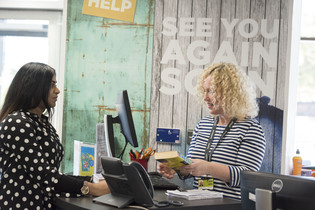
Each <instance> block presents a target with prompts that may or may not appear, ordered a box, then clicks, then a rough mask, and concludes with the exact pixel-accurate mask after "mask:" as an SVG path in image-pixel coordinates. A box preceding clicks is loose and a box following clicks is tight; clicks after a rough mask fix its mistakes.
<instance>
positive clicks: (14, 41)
mask: <svg viewBox="0 0 315 210" xmlns="http://www.w3.org/2000/svg"><path fill="white" fill-rule="evenodd" d="M61 17H62V13H61V11H40V10H21V9H19V10H18V9H16V10H5V9H1V8H0V107H1V106H2V103H3V101H4V97H5V94H6V91H7V89H8V87H9V85H10V83H11V81H12V79H13V77H14V75H15V73H16V72H17V70H18V69H19V68H20V67H21V66H22V65H24V64H25V63H28V62H42V63H47V64H48V65H50V66H52V67H53V68H54V69H56V72H57V81H58V87H59V88H60V89H61V90H62V89H63V82H62V80H63V68H60V67H61V65H60V63H61V62H60V59H61V56H60V55H61V52H60V51H61V41H60V40H61V26H62V24H61V22H62V21H61V20H62V18H61ZM62 98H63V94H62V91H61V94H60V97H59V98H58V104H57V106H56V108H55V114H54V116H53V119H52V124H53V126H54V127H55V128H56V130H57V132H58V134H59V135H60V136H61V130H62V126H61V119H62V100H60V99H62ZM57 119H58V120H57Z"/></svg>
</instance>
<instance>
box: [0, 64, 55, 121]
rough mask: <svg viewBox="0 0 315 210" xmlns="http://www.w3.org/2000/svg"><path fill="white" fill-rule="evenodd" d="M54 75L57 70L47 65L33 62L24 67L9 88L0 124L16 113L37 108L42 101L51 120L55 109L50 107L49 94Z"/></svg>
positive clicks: (0, 116)
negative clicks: (9, 115)
mask: <svg viewBox="0 0 315 210" xmlns="http://www.w3.org/2000/svg"><path fill="white" fill-rule="evenodd" d="M54 75H56V71H55V69H53V68H52V67H50V66H48V65H47V64H43V63H35V62H31V63H27V64H25V65H23V66H22V67H21V68H20V69H19V71H18V72H17V73H16V75H15V76H14V78H13V80H12V83H11V85H10V87H9V90H8V92H7V95H6V97H5V100H4V103H3V106H2V108H1V111H0V122H1V121H2V120H4V119H5V118H6V117H7V115H8V114H10V113H12V112H14V111H17V110H21V109H23V110H30V109H34V108H36V107H37V106H39V104H40V102H41V101H43V102H44V105H45V107H46V111H47V114H48V117H49V118H51V116H52V113H53V108H52V107H49V105H48V94H49V90H50V87H51V80H52V78H53V76H54ZM44 111H45V110H44Z"/></svg>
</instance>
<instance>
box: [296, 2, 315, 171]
mask: <svg viewBox="0 0 315 210" xmlns="http://www.w3.org/2000/svg"><path fill="white" fill-rule="evenodd" d="M314 7H315V1H314V0H303V2H302V17H301V22H302V24H301V40H300V55H299V77H298V89H297V114H296V122H295V144H294V148H295V151H296V150H297V149H299V150H300V152H301V156H302V158H303V161H304V162H303V164H305V165H315V156H314V151H315V135H314V131H313V129H314V128H315V88H314V86H315V59H314V58H315V13H314V11H313V8H314Z"/></svg>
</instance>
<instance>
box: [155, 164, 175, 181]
mask: <svg viewBox="0 0 315 210" xmlns="http://www.w3.org/2000/svg"><path fill="white" fill-rule="evenodd" d="M157 170H158V172H159V173H160V174H161V175H162V176H164V177H166V178H168V179H172V178H174V174H175V173H176V171H175V170H174V169H172V168H169V167H167V166H166V165H164V164H162V163H159V164H158V165H157Z"/></svg>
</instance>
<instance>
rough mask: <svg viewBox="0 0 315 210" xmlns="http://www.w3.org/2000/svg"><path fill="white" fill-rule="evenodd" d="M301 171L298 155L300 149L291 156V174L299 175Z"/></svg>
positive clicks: (300, 161)
mask: <svg viewBox="0 0 315 210" xmlns="http://www.w3.org/2000/svg"><path fill="white" fill-rule="evenodd" d="M301 171H302V157H301V156H300V150H299V149H297V150H296V154H295V156H294V157H293V173H292V174H293V175H295V176H301Z"/></svg>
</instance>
